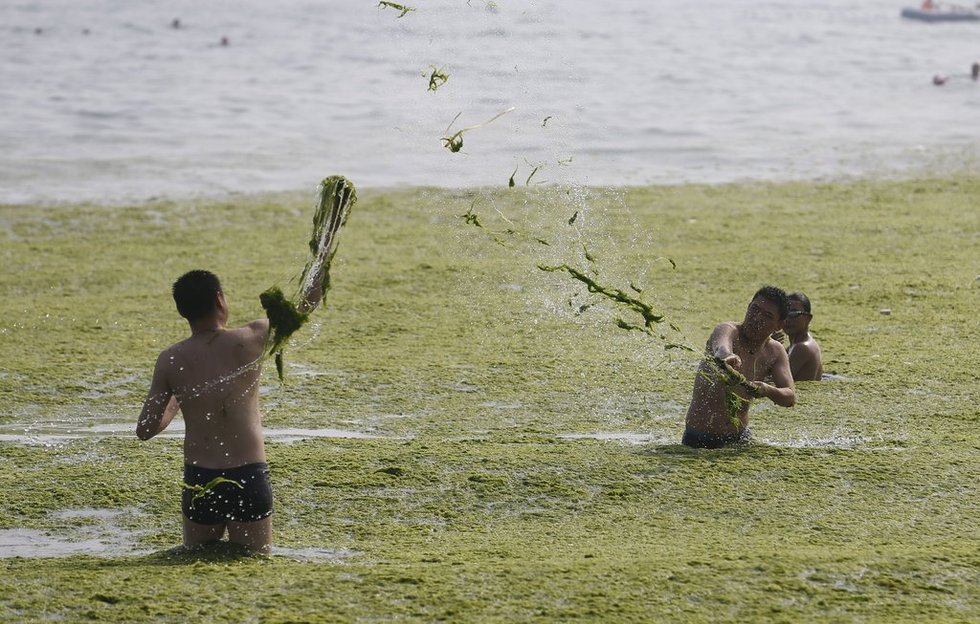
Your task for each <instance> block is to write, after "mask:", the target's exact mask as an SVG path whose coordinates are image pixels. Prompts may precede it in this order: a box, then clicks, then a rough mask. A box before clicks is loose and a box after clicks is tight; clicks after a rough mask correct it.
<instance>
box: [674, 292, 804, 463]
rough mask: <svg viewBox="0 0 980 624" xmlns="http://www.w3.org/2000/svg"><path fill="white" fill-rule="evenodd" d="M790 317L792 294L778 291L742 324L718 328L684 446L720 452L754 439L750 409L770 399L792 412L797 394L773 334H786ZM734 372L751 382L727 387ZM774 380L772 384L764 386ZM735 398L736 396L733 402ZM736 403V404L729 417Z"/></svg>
mask: <svg viewBox="0 0 980 624" xmlns="http://www.w3.org/2000/svg"><path fill="white" fill-rule="evenodd" d="M787 313H788V305H787V301H786V293H785V292H783V291H782V290H780V289H779V288H775V287H773V286H766V287H764V288H761V289H760V290H759V291H758V292H757V293H755V295H754V296H753V297H752V302H751V303H749V307H748V309H747V310H746V312H745V318H744V319H743V320H742V322H741V323H736V322H734V321H729V322H726V323H722V324H720V325H718V326H717V327H715V329H714V331H712V332H711V337H710V338H708V343H707V345H706V347H705V359H704V360H703V361H702V362H701V365H700V366H699V367H698V372H697V375H695V377H694V392H693V394H692V397H691V406H690V407H689V408H688V410H687V418H686V420H685V429H684V437H683V439H682V440H681V442H682V443H683V444H686V445H687V446H691V447H694V448H719V447H721V446H724V445H725V444H729V443H733V442H744V441H747V440H748V439H749V438H750V433H749V403H750V402H751V400H752V399H754V398H763V397H765V398H767V399H769V400H770V401H772V402H773V403H775V404H776V405H781V406H783V407H792V406H793V405H794V404H795V403H796V390H795V389H794V386H793V377H792V375H791V373H790V368H789V357H788V356H787V355H786V350H785V349H784V348H783V346H782V345H781V344H780V343H779V342H777V341H776V340H774V339H772V338H771V334H772V333H773V332H775V331H776V330H778V329H780V328H782V326H783V321H784V320H785V319H786V315H787ZM722 367H730V368H731V369H732V370H733V371H735V372H738V373H741V374H742V375H744V377H745V380H746V381H745V382H744V383H742V384H734V383H732V384H726V379H727V380H732V379H733V377H734V376H733V375H731V374H726V372H724V371H723V370H722ZM767 377H771V378H772V383H765V382H763V381H762V380H763V379H766V378H767ZM729 392H731V393H732V396H729ZM730 400H731V401H733V402H734V406H733V408H734V409H733V412H734V413H732V414H731V415H730V414H729V411H728V408H729V405H730Z"/></svg>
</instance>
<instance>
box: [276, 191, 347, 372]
mask: <svg viewBox="0 0 980 624" xmlns="http://www.w3.org/2000/svg"><path fill="white" fill-rule="evenodd" d="M356 201H357V193H356V191H355V190H354V185H353V184H351V183H350V181H349V180H347V179H346V178H344V177H343V176H331V177H328V178H325V179H324V180H323V182H321V183H320V186H319V189H318V194H317V206H316V212H315V213H314V215H313V233H312V235H311V236H310V241H309V248H310V259H309V260H308V261H307V263H306V266H305V267H304V268H303V273H302V276H301V277H300V282H299V289H298V291H297V293H296V294H295V295H294V296H293V297H292V298H287V297H286V295H285V294H283V292H282V289H280V288H279V287H278V286H273V287H271V288H269V289H268V290H266V291H265V292H264V293H262V294H261V295H259V300H260V301H261V303H262V307H263V308H264V309H265V313H266V316H267V317H268V318H269V340H268V343H267V344H266V349H265V353H266V357H268V356H270V355H273V356H275V362H276V372H277V373H278V375H279V380H280V381H282V380H283V349H284V348H285V346H286V342H287V341H288V340H289V337H290V336H292V335H293V334H294V333H295V332H296V331H297V330H298V329H299V328H300V327H302V326H303V325H304V324H305V323H306V321H307V320H309V316H310V313H312V312H313V310H314V309H316V307H317V306H318V305H319V304H320V302H321V301H322V300H323V299H324V297H326V294H327V291H328V290H329V289H330V263H331V262H332V261H333V257H334V254H335V253H337V245H338V243H339V240H338V238H337V234H338V233H339V232H340V228H342V227H343V226H344V224H345V223H347V217H348V215H350V210H351V208H352V207H353V205H354V203H355V202H356Z"/></svg>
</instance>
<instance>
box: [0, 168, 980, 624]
mask: <svg viewBox="0 0 980 624" xmlns="http://www.w3.org/2000/svg"><path fill="white" fill-rule="evenodd" d="M355 183H356V180H355ZM358 196H359V197H358V204H357V209H356V210H355V211H354V212H353V213H352V214H351V217H350V220H349V222H348V223H347V225H346V226H345V231H344V234H343V237H344V243H343V245H342V248H341V250H340V252H339V253H338V254H337V256H336V257H335V258H334V261H333V263H332V266H331V272H330V273H331V290H330V305H329V306H328V307H327V308H325V309H320V310H317V311H315V312H314V313H313V314H312V315H311V317H310V321H309V323H307V325H305V326H304V327H303V328H302V329H300V330H299V331H298V332H297V333H296V334H295V335H294V336H293V337H292V339H291V342H290V346H289V357H288V358H287V360H286V362H285V369H284V380H285V382H284V384H280V383H279V381H278V379H277V377H276V371H275V370H274V367H271V366H270V367H269V368H270V369H271V370H266V371H265V372H264V377H263V387H262V399H261V400H262V406H263V412H264V415H265V426H266V428H267V430H268V433H269V442H268V454H269V462H270V467H271V470H272V477H273V484H274V487H275V492H276V497H277V498H276V512H275V516H274V547H275V548H274V552H273V555H272V556H270V557H247V556H242V555H241V554H240V553H236V552H234V551H232V550H231V549H228V548H216V549H213V550H210V551H206V552H203V553H186V552H183V551H181V550H179V549H175V548H174V547H175V546H177V545H178V544H179V543H180V539H181V537H180V523H179V513H180V507H179V496H180V478H181V464H182V460H181V446H180V430H179V428H177V429H176V430H175V431H174V432H173V433H172V434H170V435H167V434H165V435H164V436H163V437H162V438H160V439H156V440H153V441H152V442H148V443H141V442H139V441H138V440H137V439H136V437H135V435H134V434H133V428H134V427H135V420H136V416H137V414H138V412H139V407H140V405H141V403H142V400H143V396H144V393H145V391H146V386H147V384H148V382H149V375H150V372H151V369H152V364H153V361H154V358H155V357H156V355H157V353H158V352H159V351H160V349H161V348H163V347H164V346H166V345H168V344H170V343H171V342H173V341H175V340H177V339H179V338H181V337H182V336H183V334H184V332H185V323H184V322H183V321H182V320H181V319H180V318H179V317H178V316H177V314H176V312H175V310H174V309H173V303H172V301H171V299H170V297H169V287H170V284H171V282H172V281H173V280H174V279H175V278H176V277H177V276H178V275H180V274H181V273H183V272H185V271H187V270H190V269H194V268H207V269H210V270H213V271H215V272H216V273H217V274H218V275H219V276H221V278H222V280H223V282H224V286H225V290H226V294H227V297H228V301H229V305H230V309H231V315H232V318H231V322H232V323H233V324H235V323H244V322H247V321H249V320H251V319H254V318H259V317H261V316H263V315H264V312H263V309H262V306H261V304H260V302H259V297H258V295H259V294H260V293H261V292H262V291H263V290H265V289H266V288H267V287H269V286H270V285H282V286H285V285H287V284H288V283H289V282H290V280H291V279H293V277H294V274H293V271H295V270H296V269H297V268H298V267H301V266H302V265H303V263H304V262H305V259H306V256H305V255H304V254H305V253H306V250H305V249H304V248H303V242H304V241H305V240H307V239H308V237H309V222H310V216H311V210H310V198H309V197H307V196H303V195H298V194H297V195H293V194H284V195H274V196H255V197H243V198H236V199H234V200H233V201H200V202H184V203H166V202H157V203H151V204H145V205H139V206H126V207H105V206H2V207H0V241H2V243H0V259H2V263H3V268H4V270H3V271H2V272H0V569H2V573H0V621H4V622H46V621H70V622H75V621H92V620H96V621H98V620H104V621H111V622H185V621H199V622H235V623H238V622H262V623H272V622H376V621H385V622H435V621H447V622H515V621H542V622H566V621H575V620H581V621H603V622H630V621H634V622H709V621H710V622H717V621H736V620H738V621H774V622H800V621H807V622H841V621H847V622H922V621H930V622H931V621H950V622H969V621H978V620H980V590H978V589H977V588H978V587H980V525H978V523H977V518H978V517H980V429H978V427H977V425H978V421H980V413H978V407H977V406H978V405H980V384H978V382H977V378H978V373H977V371H978V370H980V352H978V349H977V345H978V344H980V322H978V318H980V317H978V312H977V311H978V309H980V279H978V278H980V255H978V252H977V250H978V249H980V240H978V238H980V211H978V210H977V208H976V201H977V198H978V197H980V179H977V178H968V177H962V178H951V179H923V180H905V181H860V182H850V183H839V184H817V183H808V184H784V185H763V184H749V185H738V186H679V187H652V188H638V189H582V188H545V187H540V188H536V189H521V188H502V189H472V190H440V189H417V190H402V191H386V192H380V191H371V190H364V189H359V192H358ZM467 215H470V216H471V217H474V216H476V215H478V216H479V219H480V223H481V224H482V226H483V227H480V228H477V227H473V224H472V218H471V219H470V220H469V221H467V219H466V218H461V217H466V216H467ZM538 239H542V240H544V241H546V242H547V244H543V243H541V242H540V241H539V240H538ZM586 253H587V254H588V258H586V257H585V254H586ZM589 258H591V259H589ZM562 265H567V266H569V267H578V268H577V269H576V270H578V271H580V273H581V274H582V275H588V276H589V277H590V279H592V280H594V281H596V282H599V283H602V284H604V285H609V287H610V288H611V289H615V291H616V292H622V293H628V294H629V297H628V298H636V299H637V300H642V301H643V302H645V304H644V305H646V304H649V308H643V307H642V306H641V309H644V310H655V311H656V312H657V314H658V315H661V314H662V315H663V316H664V319H665V322H664V323H662V324H661V325H658V326H656V327H654V328H653V329H654V331H651V332H645V331H630V330H629V329H627V328H626V327H629V326H634V327H635V326H637V325H639V326H643V325H644V320H643V317H642V316H639V317H637V318H631V317H629V314H630V313H631V310H630V309H623V308H622V306H617V303H616V302H615V301H612V300H609V299H608V298H605V297H603V296H601V294H597V293H595V292H591V293H590V292H589V289H588V288H586V287H585V285H584V284H583V283H582V282H581V281H580V280H577V279H572V277H570V275H569V274H568V273H566V272H564V271H556V272H547V271H543V270H541V269H540V268H539V267H540V266H546V267H559V266H562ZM766 283H773V284H776V285H779V286H782V287H784V288H786V289H788V290H802V291H804V292H806V293H807V294H808V295H809V296H810V298H811V300H812V302H813V306H814V315H815V316H814V320H813V324H812V325H811V329H812V330H813V332H814V334H815V335H816V337H817V338H818V340H820V341H821V344H822V345H823V350H824V355H825V358H826V361H825V364H824V368H825V370H826V371H827V372H829V373H832V378H831V379H829V380H827V381H823V382H819V383H814V382H810V383H802V384H799V387H798V397H799V401H798V404H797V405H796V407H794V408H792V409H788V410H787V409H780V408H776V407H774V406H766V405H764V404H762V403H757V404H756V405H754V406H753V407H752V410H751V419H752V424H753V430H754V432H755V435H756V442H755V443H754V444H752V445H750V446H748V447H745V448H740V449H723V450H717V451H703V450H702V451H693V450H689V449H687V448H685V447H682V446H681V445H680V444H679V440H680V436H681V433H682V429H683V418H684V412H685V410H686V406H687V401H688V398H689V393H690V390H691V385H692V383H693V376H694V374H695V368H696V365H697V358H698V353H697V352H696V351H697V349H700V346H701V345H703V343H704V340H705V339H706V338H707V335H708V333H709V332H710V330H711V328H712V327H713V326H714V325H715V324H716V323H717V322H719V321H722V320H730V319H739V318H741V315H742V314H743V312H744V310H745V306H746V304H747V303H748V299H749V298H750V297H751V294H752V293H753V292H755V290H756V289H757V288H758V287H759V286H761V285H762V284H766ZM619 321H623V322H622V323H620V322H619ZM624 326H626V327H624ZM661 332H662V333H661ZM671 344H681V345H687V346H690V347H694V348H695V349H696V350H695V352H689V351H687V350H684V349H670V348H667V347H668V346H669V345H671ZM175 425H176V426H179V423H175ZM175 425H172V426H175Z"/></svg>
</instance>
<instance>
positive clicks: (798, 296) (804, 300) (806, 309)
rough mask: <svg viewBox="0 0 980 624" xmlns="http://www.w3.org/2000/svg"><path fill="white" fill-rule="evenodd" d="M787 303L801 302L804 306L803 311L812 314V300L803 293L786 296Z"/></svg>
mask: <svg viewBox="0 0 980 624" xmlns="http://www.w3.org/2000/svg"><path fill="white" fill-rule="evenodd" d="M786 300H787V301H799V302H800V303H802V304H803V311H804V312H806V313H807V314H810V298H809V297H807V296H806V295H804V294H803V293H801V292H795V293H790V294H788V295H786Z"/></svg>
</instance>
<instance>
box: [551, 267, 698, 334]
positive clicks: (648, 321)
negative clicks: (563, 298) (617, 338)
mask: <svg viewBox="0 0 980 624" xmlns="http://www.w3.org/2000/svg"><path fill="white" fill-rule="evenodd" d="M585 256H586V259H587V260H588V261H589V262H590V263H591V264H592V265H593V273H597V270H596V269H595V257H593V256H592V255H591V254H590V253H589V252H588V251H586V252H585ZM538 268H539V269H541V270H542V271H547V272H549V273H555V272H564V273H568V274H569V275H570V276H571V277H572V278H573V279H576V280H578V281H580V282H582V283H583V284H585V286H586V288H587V289H588V291H589V292H590V293H592V294H595V295H599V296H601V297H604V298H606V299H608V300H610V301H612V302H613V303H615V304H616V305H618V306H620V307H622V308H625V309H627V310H630V311H632V312H635V313H637V314H639V315H640V318H642V323H631V322H628V321H625V320H623V319H622V318H618V319H616V325H617V326H618V327H619V328H620V329H625V330H627V331H633V330H638V331H641V332H643V333H645V334H648V335H650V336H653V337H656V338H662V339H664V348H665V349H683V350H686V351H693V349H692V348H691V347H689V346H688V345H686V344H683V343H680V342H676V341H673V340H668V339H666V338H664V336H663V334H662V333H661V332H659V331H657V326H659V325H660V324H662V323H664V322H666V317H665V316H664V315H663V314H659V313H657V312H656V311H655V310H654V308H653V305H651V304H650V303H647V302H646V301H643V300H642V299H639V298H637V297H634V296H632V295H631V294H629V293H628V292H626V291H624V290H623V289H621V288H615V287H612V286H607V285H604V284H600V283H599V282H598V281H597V280H596V278H594V277H590V276H589V275H587V274H586V273H585V272H584V271H581V270H579V269H576V268H575V267H571V266H569V265H567V264H559V265H555V266H548V265H544V264H539V265H538ZM671 327H672V328H674V327H673V326H671ZM674 329H676V328H674Z"/></svg>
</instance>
